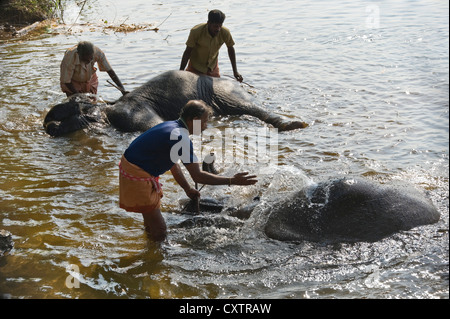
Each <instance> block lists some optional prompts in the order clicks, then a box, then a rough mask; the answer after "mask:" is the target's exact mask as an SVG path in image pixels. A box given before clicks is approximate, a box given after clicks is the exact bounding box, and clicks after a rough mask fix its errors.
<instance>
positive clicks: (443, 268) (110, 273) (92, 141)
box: [0, 0, 449, 298]
mask: <svg viewBox="0 0 450 319" xmlns="http://www.w3.org/2000/svg"><path fill="white" fill-rule="evenodd" d="M215 8H218V9H221V10H222V11H224V12H225V13H226V14H227V19H226V21H225V26H227V27H228V28H229V29H230V30H231V33H232V35H233V37H234V40H235V42H236V46H235V48H236V52H237V60H238V68H239V71H240V73H241V74H242V75H243V76H244V81H245V82H247V83H248V84H250V85H252V86H253V87H252V88H250V87H249V86H248V85H244V86H243V87H244V88H245V89H247V90H248V91H249V93H250V94H253V95H254V97H255V99H256V101H257V102H258V104H261V105H262V106H264V107H265V108H267V109H269V110H271V111H273V112H276V113H278V114H281V115H283V116H286V117H291V118H300V119H302V120H303V121H306V122H308V123H309V124H310V126H309V127H308V128H307V129H304V130H296V131H291V132H283V133H280V134H277V136H276V137H277V142H278V144H277V149H278V156H277V163H276V164H274V163H269V165H268V164H267V163H263V162H257V163H251V165H250V164H249V163H246V162H243V163H241V162H233V163H230V162H226V161H224V162H221V163H219V165H218V167H219V169H220V170H221V172H222V173H223V174H227V175H229V174H232V173H234V172H236V171H241V170H249V171H251V172H257V173H258V175H259V182H258V183H257V184H256V185H255V186H252V187H245V188H244V187H236V186H235V187H230V188H228V187H222V186H218V187H211V186H206V187H205V188H204V189H203V190H202V195H203V196H212V197H218V196H223V195H226V196H229V200H228V204H227V205H229V206H233V205H238V204H240V203H243V202H246V201H248V200H249V199H251V198H253V197H254V196H260V197H261V205H260V207H259V208H257V209H256V210H255V212H254V213H253V215H252V216H251V217H250V219H249V220H247V221H245V222H243V223H242V222H241V223H239V222H237V221H235V220H234V219H233V218H231V217H228V218H225V217H223V218H222V222H221V223H217V224H213V225H209V226H199V227H193V228H186V227H185V228H178V227H176V225H177V224H178V223H180V222H182V221H183V220H185V219H186V218H189V217H188V216H186V215H182V214H180V211H181V209H182V207H183V199H185V196H184V194H183V192H182V191H181V189H180V188H179V186H177V185H176V183H175V182H174V180H173V178H172V177H171V175H170V173H169V174H165V175H164V176H163V177H162V180H163V184H164V189H165V197H164V198H163V204H162V209H163V215H164V217H165V219H166V222H167V224H168V227H169V235H168V240H167V242H165V243H163V244H162V245H161V246H157V245H154V244H152V243H150V242H148V240H147V238H146V236H145V234H144V231H143V229H142V217H141V216H138V215H136V214H132V213H127V212H125V211H123V210H121V209H120V208H118V169H117V163H118V161H119V159H120V156H121V154H122V153H123V151H124V150H125V149H126V147H127V146H128V144H129V143H130V142H131V140H132V139H134V137H135V136H137V133H121V132H117V131H115V130H114V129H112V128H92V129H89V130H85V131H81V132H77V133H75V134H72V135H70V136H66V137H61V138H51V137H49V136H48V135H46V134H45V132H44V131H43V128H42V121H43V118H44V116H45V114H46V112H47V111H48V110H49V108H50V107H51V106H52V105H54V104H57V103H59V102H61V101H62V100H63V99H64V95H63V94H62V93H61V92H60V90H59V63H60V61H61V59H62V56H63V53H64V51H65V50H66V49H67V48H68V47H70V46H72V45H74V44H76V43H77V42H78V41H80V40H90V41H92V42H94V43H95V44H96V45H97V46H99V47H100V48H102V49H103V50H104V52H105V53H106V55H107V57H108V59H109V61H110V63H111V65H112V66H113V68H114V70H115V71H116V73H117V74H118V75H119V77H120V78H121V80H122V81H123V82H124V84H125V87H126V88H127V89H128V90H131V89H133V88H136V87H138V86H139V85H141V84H143V83H144V82H145V81H146V80H148V79H150V78H151V77H153V76H155V75H158V74H160V73H161V72H163V71H166V70H172V69H178V67H179V64H180V60H181V55H182V53H183V51H184V48H185V41H186V39H187V36H188V33H189V29H190V28H191V27H192V26H194V25H196V24H198V23H201V22H206V17H207V12H208V11H209V10H211V9H215ZM79 9H80V8H79V7H77V6H76V5H75V4H72V3H69V4H68V6H67V8H66V11H65V13H64V22H65V23H66V24H65V25H62V26H56V25H54V26H53V27H52V28H50V29H49V30H47V32H45V33H44V34H40V35H35V36H32V37H29V38H27V39H25V40H12V41H8V42H3V43H0V145H1V147H2V151H1V152H0V177H1V179H0V228H1V229H6V230H8V231H10V232H11V233H12V234H13V239H14V242H15V246H14V248H13V249H12V250H11V251H10V252H9V253H7V254H6V255H5V256H3V257H0V296H2V297H5V298H190V297H192V298H448V293H449V289H448V287H449V277H448V267H449V266H448V260H449V254H448V247H449V241H448V215H449V214H448V211H449V200H448V198H449V158H448V156H449V137H448V134H449V130H448V128H449V122H448V119H449V115H448V109H449V60H448V57H449V54H448V53H449V52H448V50H449V49H448V47H449V43H448V39H449V34H448V32H449V16H448V9H449V8H448V3H447V1H431V0H430V1H401V0H399V1H377V2H371V1H314V2H313V1H303V0H302V1H285V0H281V1H268V0H263V1H261V0H258V1H247V2H245V3H243V2H242V1H235V0H231V1H230V0H227V1H214V2H213V1H206V0H205V1H202V0H196V1H191V2H189V4H188V3H187V2H184V1H148V0H146V1H144V0H130V1H116V0H97V1H89V2H88V5H86V7H85V8H84V10H83V12H82V14H81V16H80V17H79V18H78V20H76V17H77V15H78V11H79ZM80 24H82V25H80ZM121 24H126V25H132V24H135V25H140V24H141V25H145V26H146V27H147V29H146V30H141V31H137V32H130V33H123V32H114V30H113V29H111V28H106V27H107V26H119V25H121ZM149 24H151V25H152V27H158V28H159V31H158V32H155V31H152V30H149V28H148V25H149ZM71 26H72V29H71V30H68V29H69V27H71ZM219 60H220V61H219V63H220V67H221V73H222V75H223V76H224V77H226V76H227V75H229V76H230V75H232V72H231V66H230V63H229V60H228V57H227V53H226V49H225V48H223V49H222V51H221V53H220V57H219ZM99 78H100V86H99V95H100V98H103V99H104V100H115V99H116V98H118V97H119V96H120V93H119V92H118V91H117V90H116V89H114V88H112V87H109V86H107V85H106V80H107V79H108V76H107V75H106V74H105V73H100V74H99ZM230 80H231V79H230ZM264 126H266V125H265V124H264V123H262V122H260V121H258V120H256V119H253V118H250V117H229V118H221V119H220V118H216V119H214V120H213V121H212V123H211V125H210V127H212V128H220V129H221V130H223V129H225V128H234V129H239V128H247V129H248V128H251V129H255V128H258V127H264ZM227 151H230V150H227ZM231 151H232V150H231ZM240 151H242V150H240ZM236 153H239V150H237V151H236ZM239 156H243V157H245V155H236V157H239ZM268 168H270V170H268ZM342 176H363V177H366V178H370V179H374V180H377V181H379V182H381V183H387V184H392V183H399V184H405V183H406V184H408V185H410V186H412V187H415V188H417V189H419V190H421V191H423V192H425V193H426V196H427V197H428V198H429V199H430V200H432V201H433V203H434V204H435V206H436V207H437V208H438V210H439V211H440V213H441V220H440V221H439V222H438V223H437V224H434V225H428V226H423V227H418V228H415V229H412V230H410V231H407V232H402V233H399V234H395V235H393V236H391V237H389V238H386V239H384V240H382V241H380V242H376V243H357V244H340V245H325V244H317V243H310V242H296V243H292V242H279V241H275V240H271V239H268V238H266V237H265V236H264V233H263V232H262V230H261V227H262V225H263V220H264V218H265V217H267V216H265V214H266V212H267V208H270V206H271V205H274V204H275V203H276V201H277V200H280V199H282V198H283V197H285V196H287V194H289V193H290V192H293V191H295V190H297V189H300V188H301V187H303V186H305V185H309V184H311V183H316V182H319V181H321V180H324V179H328V178H333V177H342ZM218 217H219V216H218ZM223 220H225V221H228V222H229V225H227V224H226V223H224V222H223Z"/></svg>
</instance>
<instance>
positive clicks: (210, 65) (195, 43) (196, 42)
mask: <svg viewBox="0 0 450 319" xmlns="http://www.w3.org/2000/svg"><path fill="white" fill-rule="evenodd" d="M224 43H226V45H227V47H232V46H234V41H233V38H232V37H231V33H230V30H228V29H227V28H225V27H222V28H221V29H220V32H219V34H217V35H216V36H215V37H212V36H211V35H210V34H209V32H208V25H207V24H206V23H201V24H199V25H196V26H195V27H193V28H192V29H191V32H190V33H189V38H188V39H187V41H186V45H187V46H188V47H190V48H193V50H192V53H191V57H190V60H191V64H192V66H193V67H194V68H195V69H197V70H198V71H200V72H203V73H207V72H208V69H210V70H213V69H214V68H215V67H216V65H217V61H218V57H219V50H220V47H221V46H222V45H223V44H224Z"/></svg>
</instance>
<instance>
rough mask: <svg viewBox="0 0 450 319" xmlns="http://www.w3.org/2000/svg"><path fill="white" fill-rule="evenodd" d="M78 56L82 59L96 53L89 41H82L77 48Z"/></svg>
mask: <svg viewBox="0 0 450 319" xmlns="http://www.w3.org/2000/svg"><path fill="white" fill-rule="evenodd" d="M77 52H78V55H79V56H81V57H87V56H89V55H91V54H93V53H94V45H93V44H92V43H91V42H88V41H81V42H79V43H78V46H77Z"/></svg>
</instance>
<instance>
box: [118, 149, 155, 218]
mask: <svg viewBox="0 0 450 319" xmlns="http://www.w3.org/2000/svg"><path fill="white" fill-rule="evenodd" d="M119 169H120V174H119V206H120V208H123V209H125V210H126V211H128V212H135V213H142V214H146V213H151V212H153V211H154V210H155V209H159V207H160V205H161V197H163V192H162V189H161V184H160V183H159V178H158V177H154V176H152V175H150V174H149V173H147V172H146V171H144V170H143V169H142V168H140V167H138V166H136V165H134V164H132V163H130V162H128V161H127V159H126V158H125V157H124V156H122V159H121V160H120V163H119Z"/></svg>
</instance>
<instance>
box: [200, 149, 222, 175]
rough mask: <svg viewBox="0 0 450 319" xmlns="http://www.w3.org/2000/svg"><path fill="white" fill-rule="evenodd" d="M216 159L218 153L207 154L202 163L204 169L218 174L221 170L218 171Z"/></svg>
mask: <svg viewBox="0 0 450 319" xmlns="http://www.w3.org/2000/svg"><path fill="white" fill-rule="evenodd" d="M215 160H216V155H215V154H214V153H212V152H211V153H209V155H206V156H205V158H204V159H203V163H202V170H203V171H205V172H208V173H211V174H214V175H218V174H219V172H218V171H217V169H216V168H215V166H214V162H215Z"/></svg>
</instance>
